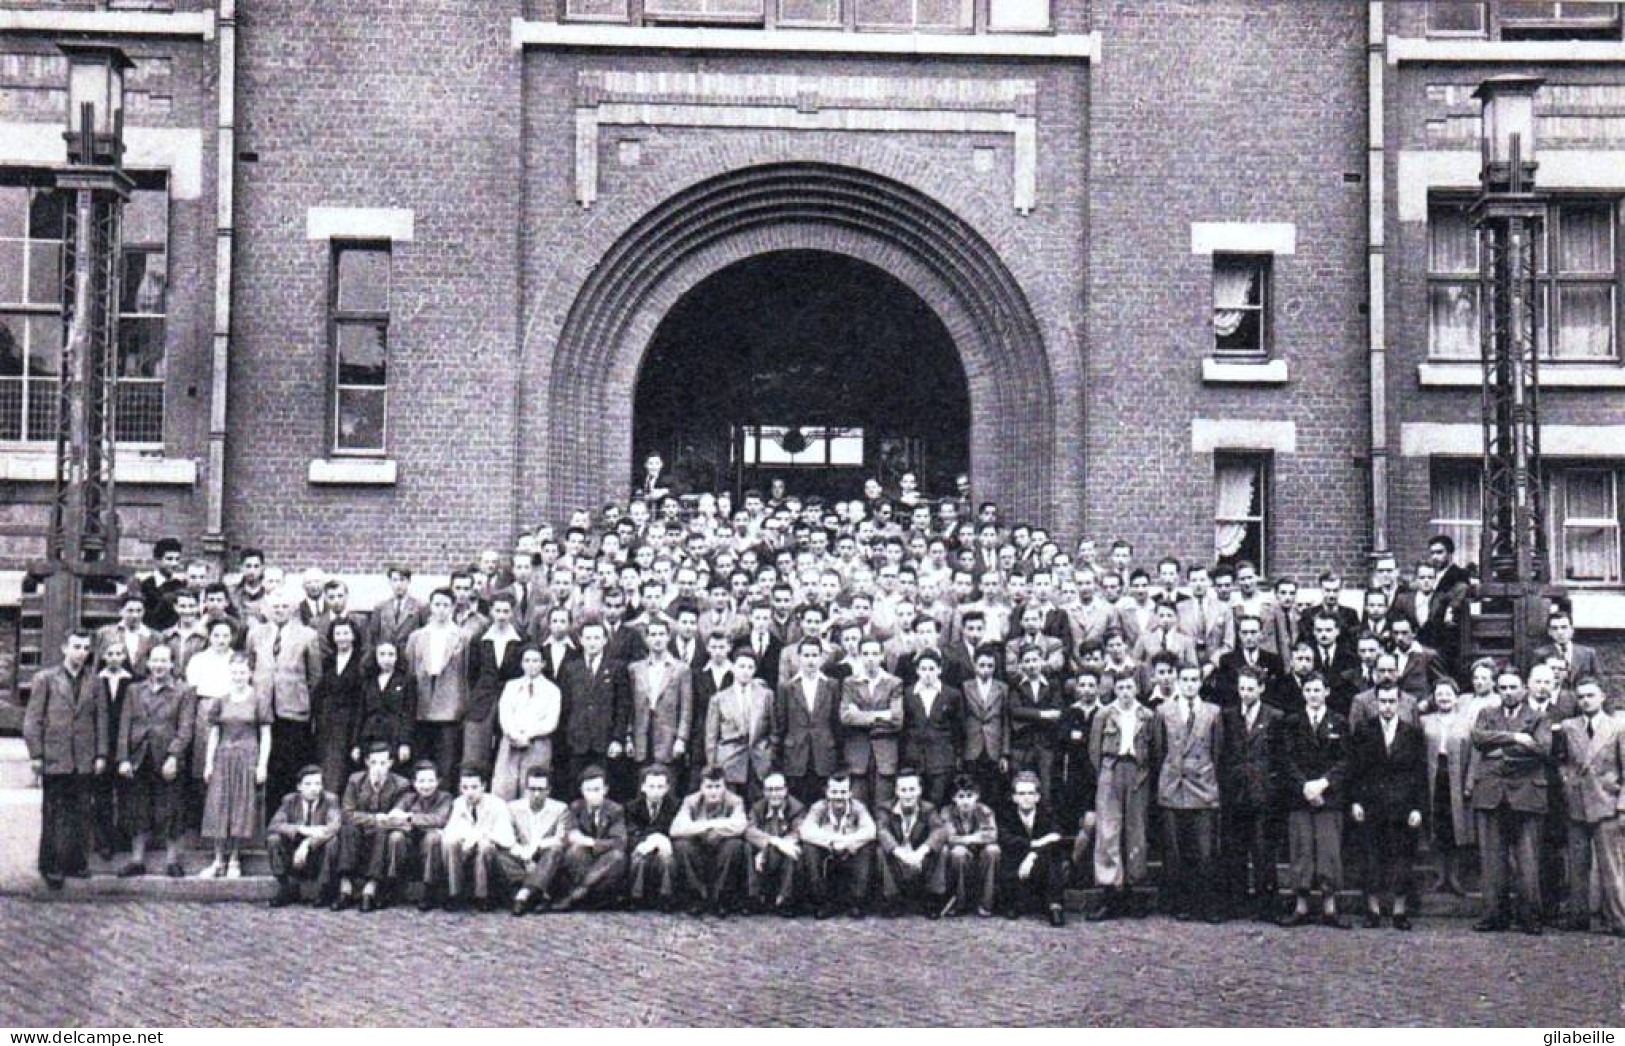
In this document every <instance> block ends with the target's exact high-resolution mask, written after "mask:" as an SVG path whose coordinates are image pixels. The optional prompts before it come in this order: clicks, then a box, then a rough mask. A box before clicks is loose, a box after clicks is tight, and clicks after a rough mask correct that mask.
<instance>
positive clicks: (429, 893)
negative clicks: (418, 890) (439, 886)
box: [418, 890, 440, 912]
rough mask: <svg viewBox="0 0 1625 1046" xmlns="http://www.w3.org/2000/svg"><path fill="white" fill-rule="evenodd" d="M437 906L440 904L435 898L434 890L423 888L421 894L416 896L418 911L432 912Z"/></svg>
mask: <svg viewBox="0 0 1625 1046" xmlns="http://www.w3.org/2000/svg"><path fill="white" fill-rule="evenodd" d="M438 907H440V905H439V903H438V902H437V901H436V900H435V896H434V891H433V890H424V891H423V896H422V897H419V898H418V911H420V912H432V911H434V910H435V909H436V908H438Z"/></svg>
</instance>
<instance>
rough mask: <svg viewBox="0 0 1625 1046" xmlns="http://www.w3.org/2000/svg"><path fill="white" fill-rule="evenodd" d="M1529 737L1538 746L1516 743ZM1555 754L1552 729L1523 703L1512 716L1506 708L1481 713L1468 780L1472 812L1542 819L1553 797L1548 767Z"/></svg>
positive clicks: (1486, 710)
mask: <svg viewBox="0 0 1625 1046" xmlns="http://www.w3.org/2000/svg"><path fill="white" fill-rule="evenodd" d="M1519 733H1523V734H1528V735H1529V737H1530V739H1531V740H1533V741H1534V746H1533V747H1530V746H1526V745H1521V744H1518V743H1516V742H1514V741H1513V740H1512V736H1513V735H1514V734H1519ZM1551 752H1552V725H1551V723H1550V722H1549V721H1548V720H1547V718H1546V716H1545V715H1543V714H1542V713H1540V712H1537V711H1535V710H1534V709H1533V708H1530V707H1529V703H1528V702H1527V701H1526V702H1523V703H1521V704H1519V705H1518V707H1517V708H1516V709H1514V710H1513V711H1512V712H1511V713H1510V714H1509V713H1508V712H1507V710H1506V707H1505V706H1504V705H1494V706H1492V707H1490V708H1485V709H1481V710H1480V711H1479V713H1478V718H1477V719H1475V720H1474V721H1473V754H1472V756H1471V757H1470V759H1469V760H1468V770H1467V780H1468V782H1469V787H1470V788H1471V789H1472V795H1471V797H1470V798H1471V799H1472V803H1473V809H1474V810H1494V809H1497V808H1499V807H1501V806H1503V805H1504V806H1506V807H1507V808H1508V809H1512V810H1517V811H1519V812H1522V813H1529V814H1544V813H1546V812H1547V809H1548V807H1549V804H1550V801H1551V797H1550V794H1549V793H1548V791H1547V780H1546V764H1547V760H1548V759H1549V758H1550V757H1551Z"/></svg>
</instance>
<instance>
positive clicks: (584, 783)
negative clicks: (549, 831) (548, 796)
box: [552, 766, 626, 912]
mask: <svg viewBox="0 0 1625 1046" xmlns="http://www.w3.org/2000/svg"><path fill="white" fill-rule="evenodd" d="M579 787H580V789H581V798H580V799H577V800H576V801H575V802H573V803H571V804H570V820H569V822H568V823H567V827H566V828H565V834H564V838H565V843H566V844H567V845H568V847H569V849H567V850H566V851H565V854H564V877H565V880H566V881H567V882H568V883H569V884H570V892H569V893H567V894H565V895H564V896H563V897H561V898H559V899H558V900H556V901H554V902H553V908H552V910H553V911H556V912H562V911H569V910H570V909H571V908H575V907H578V906H580V905H582V904H584V903H593V904H600V905H607V904H610V903H612V902H614V901H616V900H617V899H618V894H619V892H620V886H621V875H622V873H623V872H625V870H626V811H625V810H624V809H623V808H622V807H621V804H620V803H617V802H615V801H614V800H612V799H610V798H609V782H608V780H607V778H606V775H605V773H604V768H603V767H601V766H588V767H585V768H583V769H582V771H581V783H580V785H579Z"/></svg>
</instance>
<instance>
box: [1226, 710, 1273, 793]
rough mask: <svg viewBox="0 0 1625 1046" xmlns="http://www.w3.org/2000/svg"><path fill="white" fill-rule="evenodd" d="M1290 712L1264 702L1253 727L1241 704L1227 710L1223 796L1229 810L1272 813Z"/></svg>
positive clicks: (1254, 718)
mask: <svg viewBox="0 0 1625 1046" xmlns="http://www.w3.org/2000/svg"><path fill="white" fill-rule="evenodd" d="M1285 722H1286V715H1285V714H1284V713H1282V712H1281V711H1280V710H1279V709H1276V708H1271V707H1270V706H1269V705H1266V704H1264V703H1263V702H1262V701H1260V702H1259V704H1258V711H1257V712H1256V713H1255V714H1254V716H1253V726H1252V729H1251V730H1249V729H1247V720H1246V718H1245V717H1244V716H1243V715H1242V714H1241V706H1240V705H1237V706H1235V707H1234V708H1227V709H1225V710H1224V735H1223V738H1222V741H1221V744H1220V746H1219V796H1220V800H1221V803H1222V805H1223V806H1224V807H1225V808H1226V809H1230V810H1237V811H1242V812H1245V813H1255V814H1256V813H1268V812H1269V811H1271V810H1273V809H1274V808H1275V802H1276V798H1277V794H1278V793H1279V791H1280V788H1279V782H1278V781H1277V769H1278V768H1277V758H1278V750H1279V748H1280V744H1281V735H1282V726H1283V724H1284V723H1285Z"/></svg>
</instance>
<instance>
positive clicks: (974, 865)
mask: <svg viewBox="0 0 1625 1046" xmlns="http://www.w3.org/2000/svg"><path fill="white" fill-rule="evenodd" d="M937 823H938V828H937V834H938V836H939V837H940V843H939V845H940V846H941V848H942V849H943V851H945V853H946V860H945V861H944V865H945V870H946V871H947V876H946V878H945V880H944V882H943V888H944V889H943V892H944V893H946V894H947V895H948V900H947V905H946V906H945V907H943V908H942V910H941V912H940V914H942V915H954V914H965V913H967V912H971V911H974V912H975V913H976V914H977V915H978V916H981V917H982V918H984V919H985V918H987V917H988V916H990V915H992V914H993V910H994V908H995V907H997V905H998V891H999V822H998V818H997V817H996V816H995V815H994V813H993V810H992V808H990V807H989V806H988V805H987V804H986V803H984V802H982V797H981V793H980V792H979V791H978V786H977V783H976V779H975V778H974V777H971V776H970V775H968V774H961V775H959V776H958V777H957V778H955V779H954V797H953V801H952V802H951V803H949V804H948V805H947V806H944V807H943V808H942V809H941V810H939V811H938V812H937ZM928 914H930V915H932V916H933V917H935V916H936V915H937V914H939V913H938V912H935V911H933V912H930V913H928Z"/></svg>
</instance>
